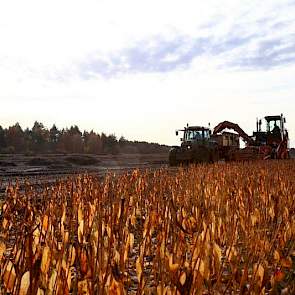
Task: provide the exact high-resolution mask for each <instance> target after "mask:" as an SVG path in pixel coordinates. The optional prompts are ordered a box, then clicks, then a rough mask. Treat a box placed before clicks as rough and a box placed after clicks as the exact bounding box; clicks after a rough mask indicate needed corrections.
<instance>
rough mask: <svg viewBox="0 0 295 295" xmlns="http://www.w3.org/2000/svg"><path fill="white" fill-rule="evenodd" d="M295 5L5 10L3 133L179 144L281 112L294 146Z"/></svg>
mask: <svg viewBox="0 0 295 295" xmlns="http://www.w3.org/2000/svg"><path fill="white" fill-rule="evenodd" d="M294 95H295V0H292V1H291V0H288V1H287V0H277V1H274V0H267V1H261V0H248V1H246V0H239V1H237V0H223V1H220V0H206V1H203V0H179V1H173V0H147V1H146V0H124V1H122V0H118V1H115V0H106V1H103V0H96V1H95V0H81V1H79V0H70V1H67V0H57V1H56V0H50V1H44V0H36V1H32V0H26V1H23V0H20V1H15V0H10V1H0V105H1V109H0V110H1V111H0V125H2V126H3V127H8V126H10V125H12V124H14V123H15V122H19V123H20V124H21V126H22V127H23V128H26V127H32V126H33V123H34V121H36V120H37V121H41V122H43V123H44V125H45V126H46V127H48V128H50V127H51V126H52V125H53V124H54V123H55V124H56V125H57V127H58V128H63V127H70V126H71V125H74V124H76V125H78V126H79V127H80V129H81V130H84V129H86V130H92V129H93V130H94V131H96V132H99V133H101V132H105V133H107V134H111V133H114V134H115V135H116V136H117V137H120V136H121V135H123V136H124V137H125V138H127V139H130V140H145V141H149V142H158V143H162V144H169V145H174V144H179V138H177V137H176V136H175V130H176V129H179V128H182V127H183V126H185V125H186V124H187V123H188V124H190V125H203V126H207V125H208V123H210V124H211V127H214V126H215V125H217V124H218V123H219V122H221V121H224V120H229V121H232V122H235V123H238V124H239V125H240V126H241V127H242V128H243V129H244V130H245V131H246V132H247V133H248V134H252V132H253V130H254V129H255V126H256V118H257V117H258V118H263V117H264V116H266V115H276V114H281V113H283V114H284V115H285V117H286V120H287V125H286V127H287V128H288V130H289V135H290V138H291V145H292V146H295V97H294Z"/></svg>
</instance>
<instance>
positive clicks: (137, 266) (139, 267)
mask: <svg viewBox="0 0 295 295" xmlns="http://www.w3.org/2000/svg"><path fill="white" fill-rule="evenodd" d="M136 274H137V279H138V282H140V280H141V275H142V267H141V263H140V256H139V257H138V258H137V259H136Z"/></svg>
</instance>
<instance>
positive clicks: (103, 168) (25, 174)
mask: <svg viewBox="0 0 295 295" xmlns="http://www.w3.org/2000/svg"><path fill="white" fill-rule="evenodd" d="M167 163H168V155H167V154H118V155H82V154H67V155H60V154H59V155H56V154H48V155H34V156H27V155H22V154H17V155H6V154H5V155H4V154H2V155H0V199H1V198H3V194H4V192H5V188H6V186H7V184H9V183H15V182H16V181H19V183H20V184H22V183H23V182H24V181H25V180H29V181H30V182H31V183H32V184H33V185H34V186H43V185H49V184H51V183H54V182H55V181H56V179H57V178H61V177H66V176H69V175H72V174H78V173H85V172H87V173H90V174H96V175H105V174H106V173H107V172H108V171H114V172H115V173H121V172H122V171H126V170H133V169H134V168H140V169H147V168H159V167H162V166H167Z"/></svg>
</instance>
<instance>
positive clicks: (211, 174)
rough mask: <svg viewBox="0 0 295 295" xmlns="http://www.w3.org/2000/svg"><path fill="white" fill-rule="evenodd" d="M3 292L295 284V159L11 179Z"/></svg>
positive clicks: (223, 290)
mask: <svg viewBox="0 0 295 295" xmlns="http://www.w3.org/2000/svg"><path fill="white" fill-rule="evenodd" d="M1 206H2V209H1V212H2V213H1V223H0V224H1V237H0V238H1V240H0V267H1V277H0V286H1V292H2V294H264V293H265V294H281V293H285V294H294V293H295V272H294V270H295V252H294V250H295V249H294V246H295V243H294V235H295V214H294V213H295V162H294V161H291V160H290V161H281V162H279V161H269V162H253V163H231V164H224V163H220V164H214V165H200V166H196V167H188V168H179V169H178V170H173V171H171V170H169V169H160V170H156V171H145V172H140V171H138V170H135V171H133V172H132V173H126V174H123V175H118V176H115V175H112V174H109V175H107V176H106V177H104V178H98V177H95V176H89V175H81V176H78V177H75V178H68V179H63V180H60V181H58V182H56V184H54V185H52V186H50V187H44V189H43V190H41V191H40V190H38V191H36V190H35V189H34V188H33V187H31V186H30V184H29V183H27V185H26V187H25V189H24V190H20V189H19V188H18V186H17V185H16V186H14V187H12V186H11V187H8V188H7V192H6V196H5V201H4V202H3V204H2V205H1Z"/></svg>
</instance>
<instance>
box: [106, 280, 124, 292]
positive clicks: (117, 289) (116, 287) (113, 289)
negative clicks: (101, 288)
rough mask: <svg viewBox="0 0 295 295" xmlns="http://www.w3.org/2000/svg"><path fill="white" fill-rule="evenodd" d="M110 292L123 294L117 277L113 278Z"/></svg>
mask: <svg viewBox="0 0 295 295" xmlns="http://www.w3.org/2000/svg"><path fill="white" fill-rule="evenodd" d="M108 294H110V295H121V294H123V292H122V291H121V287H120V285H119V283H118V282H117V281H116V280H115V279H112V282H111V284H110V288H109V293H108Z"/></svg>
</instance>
